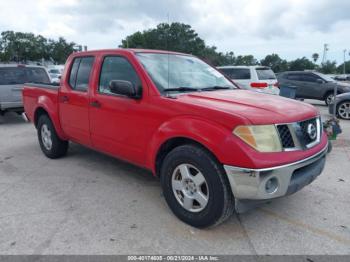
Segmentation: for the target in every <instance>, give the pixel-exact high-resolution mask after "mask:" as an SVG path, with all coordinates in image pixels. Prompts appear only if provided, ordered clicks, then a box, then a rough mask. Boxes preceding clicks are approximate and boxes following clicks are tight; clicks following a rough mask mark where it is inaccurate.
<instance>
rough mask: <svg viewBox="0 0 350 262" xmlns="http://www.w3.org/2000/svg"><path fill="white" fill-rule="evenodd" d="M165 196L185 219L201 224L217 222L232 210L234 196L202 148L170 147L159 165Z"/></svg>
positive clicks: (218, 168) (174, 211)
mask: <svg viewBox="0 0 350 262" xmlns="http://www.w3.org/2000/svg"><path fill="white" fill-rule="evenodd" d="M161 183H162V188H163V192H164V197H165V200H166V201H167V204H168V205H169V207H170V209H171V210H172V211H173V213H174V214H175V215H176V216H177V217H178V218H179V219H181V220H182V221H184V222H185V223H187V224H189V225H191V226H194V227H198V228H205V227H209V226H213V225H217V224H220V223H221V222H223V221H225V220H226V219H227V218H228V217H229V216H230V215H231V214H232V213H233V211H234V197H233V195H232V193H231V188H230V186H229V182H228V179H227V177H226V174H225V172H224V170H223V168H222V166H221V165H220V164H219V163H218V162H217V161H216V159H215V158H214V157H213V156H212V155H211V154H210V153H209V152H207V151H206V150H205V149H203V148H201V147H199V146H196V145H183V146H179V147H177V148H175V149H173V150H172V151H171V152H170V153H169V154H168V155H167V156H166V158H165V160H164V162H163V165H162V168H161Z"/></svg>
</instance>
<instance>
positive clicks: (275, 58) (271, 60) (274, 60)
mask: <svg viewBox="0 0 350 262" xmlns="http://www.w3.org/2000/svg"><path fill="white" fill-rule="evenodd" d="M260 64H261V65H263V66H268V67H271V69H272V70H273V71H274V72H275V73H278V72H282V71H286V70H288V62H287V61H286V60H284V59H282V58H280V57H279V55H277V54H271V55H267V56H266V57H265V58H264V59H262V60H261V61H260Z"/></svg>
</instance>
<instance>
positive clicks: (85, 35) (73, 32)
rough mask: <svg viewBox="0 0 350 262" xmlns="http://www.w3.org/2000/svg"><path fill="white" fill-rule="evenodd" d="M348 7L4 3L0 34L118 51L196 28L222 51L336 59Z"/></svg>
mask: <svg viewBox="0 0 350 262" xmlns="http://www.w3.org/2000/svg"><path fill="white" fill-rule="evenodd" d="M348 10H350V1H348V0H338V1H332V0H319V1H313V0H284V1H280V0H269V1H266V0H245V1H240V0H191V1H188V0H187V1H186V0H177V1H176V0H163V1H162V0H159V1H154V0H153V1H152V0H128V1H125V0H101V1H94V0H85V1H83V0H63V1H62V0H60V1H57V0H38V1H21V0H12V1H6V2H5V1H2V3H1V4H0V16H1V21H0V31H5V30H15V31H26V32H34V33H36V34H42V35H44V36H46V37H51V38H52V37H53V38H57V37H58V36H63V37H65V38H66V39H68V40H70V41H74V42H77V43H80V44H83V45H88V46H89V48H91V49H95V48H111V47H117V46H118V45H119V44H120V42H121V40H122V39H123V38H125V36H127V35H128V34H131V33H133V32H135V31H140V30H141V31H142V30H144V29H148V28H151V27H154V26H155V25H157V24H158V23H160V22H165V21H167V16H168V14H169V17H170V21H179V22H183V23H187V24H190V25H192V27H193V28H194V29H195V30H196V31H197V32H198V33H199V35H200V36H201V37H202V38H203V39H204V40H205V41H206V42H207V44H209V45H215V46H217V47H218V50H220V51H231V50H232V51H234V52H235V53H236V54H253V55H255V56H257V57H258V58H262V57H263V56H265V55H266V54H269V53H278V54H280V55H281V56H282V57H285V58H288V59H293V58H296V57H300V56H308V57H310V56H311V54H312V53H314V52H319V53H321V52H322V46H323V44H324V43H329V44H330V53H329V56H328V57H329V58H330V59H337V60H338V61H340V60H341V57H342V50H343V49H344V48H347V49H350V45H349V43H350V27H349V25H350V12H349V11H348Z"/></svg>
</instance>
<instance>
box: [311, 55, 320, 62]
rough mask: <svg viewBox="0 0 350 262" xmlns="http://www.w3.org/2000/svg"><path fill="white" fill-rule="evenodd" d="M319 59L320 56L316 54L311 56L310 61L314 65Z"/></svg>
mask: <svg viewBox="0 0 350 262" xmlns="http://www.w3.org/2000/svg"><path fill="white" fill-rule="evenodd" d="M319 58H320V55H319V54H318V53H313V54H312V60H313V61H314V63H316V62H317V60H318V59H319Z"/></svg>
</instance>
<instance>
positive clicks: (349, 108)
mask: <svg viewBox="0 0 350 262" xmlns="http://www.w3.org/2000/svg"><path fill="white" fill-rule="evenodd" d="M337 115H338V116H339V117H340V118H342V119H346V120H350V101H344V102H341V103H340V104H339V105H338V106H337Z"/></svg>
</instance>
